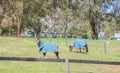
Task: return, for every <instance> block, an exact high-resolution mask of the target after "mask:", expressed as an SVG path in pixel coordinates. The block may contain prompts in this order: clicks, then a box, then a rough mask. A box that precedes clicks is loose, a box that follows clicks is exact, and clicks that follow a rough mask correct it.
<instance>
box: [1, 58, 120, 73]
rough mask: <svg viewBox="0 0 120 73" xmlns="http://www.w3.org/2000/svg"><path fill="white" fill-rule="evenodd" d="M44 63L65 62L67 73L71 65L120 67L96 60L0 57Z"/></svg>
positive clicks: (113, 63)
mask: <svg viewBox="0 0 120 73" xmlns="http://www.w3.org/2000/svg"><path fill="white" fill-rule="evenodd" d="M3 60H4V61H43V62H65V64H66V65H65V66H66V69H65V70H66V73H69V63H86V64H108V65H120V62H111V61H95V60H76V59H53V58H47V59H43V58H22V57H0V61H3Z"/></svg>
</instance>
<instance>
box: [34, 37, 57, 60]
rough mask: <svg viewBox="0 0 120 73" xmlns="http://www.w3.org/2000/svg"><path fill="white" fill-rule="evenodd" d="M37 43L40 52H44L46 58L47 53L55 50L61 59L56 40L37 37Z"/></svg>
mask: <svg viewBox="0 0 120 73" xmlns="http://www.w3.org/2000/svg"><path fill="white" fill-rule="evenodd" d="M36 42H37V45H38V47H39V52H41V53H43V56H44V58H46V53H48V52H54V53H55V55H56V58H57V59H59V52H58V45H57V43H55V42H44V41H42V40H40V39H39V38H37V40H36Z"/></svg>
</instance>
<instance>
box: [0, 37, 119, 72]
mask: <svg viewBox="0 0 120 73" xmlns="http://www.w3.org/2000/svg"><path fill="white" fill-rule="evenodd" d="M42 40H44V41H49V38H42ZM73 40H74V39H68V45H69V44H71V42H72V41H73ZM52 41H54V42H57V43H58V45H59V52H60V58H62V59H63V58H69V59H79V60H80V59H81V60H98V61H115V62H120V48H119V47H120V41H116V40H110V41H109V42H110V43H109V44H107V54H104V50H103V49H104V42H106V40H90V39H89V40H88V43H89V45H88V46H89V53H88V54H83V53H76V52H75V51H76V49H74V50H73V51H74V52H71V53H70V52H69V50H68V47H66V40H65V39H64V38H61V39H60V38H52ZM0 56H3V57H23V58H25V57H29V58H42V54H41V53H39V49H38V47H37V45H36V43H35V41H34V38H13V37H0ZM47 57H49V58H55V55H54V54H53V53H47ZM119 72H120V69H118V70H114V69H107V68H104V67H102V66H99V65H96V64H82V63H70V73H119ZM0 73H65V63H63V62H60V63H59V62H55V63H53V62H33V61H29V62H27V61H0Z"/></svg>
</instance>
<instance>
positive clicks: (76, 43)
mask: <svg viewBox="0 0 120 73" xmlns="http://www.w3.org/2000/svg"><path fill="white" fill-rule="evenodd" d="M85 45H88V42H87V41H86V40H84V39H75V40H74V41H73V42H72V44H71V46H72V47H74V48H83V47H84V46H85Z"/></svg>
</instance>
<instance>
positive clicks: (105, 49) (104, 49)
mask: <svg viewBox="0 0 120 73" xmlns="http://www.w3.org/2000/svg"><path fill="white" fill-rule="evenodd" d="M104 52H105V54H107V50H106V42H105V43H104Z"/></svg>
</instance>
